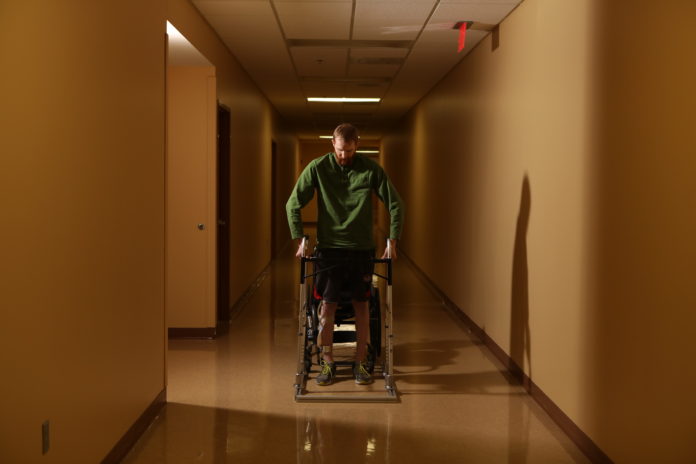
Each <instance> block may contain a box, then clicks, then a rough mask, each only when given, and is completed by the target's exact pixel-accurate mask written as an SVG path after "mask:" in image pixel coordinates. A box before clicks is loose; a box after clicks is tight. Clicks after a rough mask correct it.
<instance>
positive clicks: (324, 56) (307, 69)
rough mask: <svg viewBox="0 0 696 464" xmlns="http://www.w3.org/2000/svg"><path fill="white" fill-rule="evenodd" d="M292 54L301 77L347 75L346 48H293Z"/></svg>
mask: <svg viewBox="0 0 696 464" xmlns="http://www.w3.org/2000/svg"><path fill="white" fill-rule="evenodd" d="M290 53H291V54H292V59H293V60H294V61H295V66H296V68H297V74H299V75H300V76H313V77H343V76H345V74H346V63H347V61H348V49H346V48H331V47H293V48H291V49H290Z"/></svg>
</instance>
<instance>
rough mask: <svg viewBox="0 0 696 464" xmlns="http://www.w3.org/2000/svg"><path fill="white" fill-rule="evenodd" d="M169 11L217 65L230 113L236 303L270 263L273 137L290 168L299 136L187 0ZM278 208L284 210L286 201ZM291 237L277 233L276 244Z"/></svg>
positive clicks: (283, 179)
mask: <svg viewBox="0 0 696 464" xmlns="http://www.w3.org/2000/svg"><path fill="white" fill-rule="evenodd" d="M167 15H168V19H169V21H170V22H171V23H172V24H173V25H174V26H175V27H176V28H177V29H178V30H179V31H180V32H181V33H182V34H183V35H184V36H185V37H186V38H187V39H188V40H189V41H190V42H191V43H192V44H193V46H195V47H196V48H197V49H198V51H200V52H201V53H202V54H203V55H204V56H205V57H206V58H207V59H208V61H210V62H211V63H212V64H213V65H214V66H215V70H216V76H217V95H218V99H219V101H220V103H221V104H223V105H225V106H227V107H228V108H230V112H231V135H230V139H231V140H230V145H231V162H230V164H231V167H230V169H231V176H230V183H231V185H232V192H231V210H232V211H231V223H230V231H231V238H230V239H231V242H230V243H231V248H232V250H231V263H230V264H231V266H230V267H231V269H230V274H231V276H230V300H231V302H232V303H234V302H235V301H236V300H237V299H238V298H239V297H240V296H241V295H242V293H243V292H244V291H245V290H246V289H247V288H248V287H249V285H250V284H251V283H253V282H254V280H255V279H256V277H257V276H258V275H259V273H260V272H261V271H262V270H263V269H264V268H265V267H266V265H267V264H268V262H269V261H270V253H271V215H270V208H269V205H270V204H271V169H272V166H271V144H272V141H273V140H275V141H276V142H277V144H278V158H279V159H281V163H280V164H282V165H283V166H286V165H289V162H288V161H287V159H288V158H294V157H295V153H296V150H297V140H296V138H295V136H294V135H293V134H292V133H291V132H289V131H287V130H286V129H285V128H284V126H283V124H282V121H281V120H280V118H279V117H278V115H277V113H276V112H275V110H274V109H273V108H272V107H271V105H270V104H269V102H268V100H267V99H266V97H265V96H264V95H263V94H262V93H261V92H260V91H259V89H258V88H257V87H256V85H255V84H254V83H253V81H252V80H251V79H250V78H249V76H248V75H247V74H246V72H245V71H244V70H243V69H242V68H241V66H239V64H238V63H237V61H236V60H235V58H234V57H233V56H232V55H231V54H230V52H229V51H228V50H227V48H226V47H225V46H224V45H223V44H222V42H221V41H220V39H219V38H218V36H217V34H215V32H214V31H213V30H212V29H211V28H210V26H209V25H208V23H207V22H206V21H205V20H204V19H203V18H202V17H201V16H200V14H199V13H198V11H197V10H196V9H195V7H193V5H191V3H189V1H188V0H167ZM281 174H282V175H281V176H280V178H279V184H281V185H282V184H285V185H286V186H287V185H288V184H289V183H290V182H291V180H290V179H291V178H292V173H291V172H285V171H284V172H281ZM281 188H282V187H281ZM279 196H280V194H279ZM278 208H283V209H284V202H283V204H282V205H281V206H278ZM280 224H281V225H282V223H280ZM282 233H283V229H282V227H280V228H278V234H282ZM288 237H289V235H286V236H283V235H278V237H277V238H276V239H277V240H278V245H279V246H282V244H281V243H280V242H283V241H286V240H287V238H288Z"/></svg>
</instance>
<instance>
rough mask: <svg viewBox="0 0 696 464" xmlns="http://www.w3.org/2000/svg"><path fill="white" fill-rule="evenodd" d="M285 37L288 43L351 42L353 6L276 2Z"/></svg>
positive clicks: (331, 3)
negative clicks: (295, 40)
mask: <svg viewBox="0 0 696 464" xmlns="http://www.w3.org/2000/svg"><path fill="white" fill-rule="evenodd" d="M274 5H275V9H276V11H277V12H278V18H279V19H280V22H281V25H282V27H283V31H284V32H285V37H286V38H288V39H334V40H347V39H349V38H350V18H351V14H352V11H353V4H352V2H351V1H350V0H349V1H345V2H329V3H323V2H322V3H319V2H304V1H302V2H275V3H274Z"/></svg>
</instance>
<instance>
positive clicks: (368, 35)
mask: <svg viewBox="0 0 696 464" xmlns="http://www.w3.org/2000/svg"><path fill="white" fill-rule="evenodd" d="M434 3H435V2H434V1H432V0H430V1H400V2H398V4H395V2H393V1H386V2H385V1H374V0H373V1H363V2H358V3H357V4H356V6H355V23H354V25H353V38H355V39H359V40H371V39H375V40H376V39H390V40H396V39H410V40H413V39H415V38H416V37H417V36H418V33H419V32H420V30H421V28H422V27H423V25H424V24H425V22H426V20H427V19H428V16H429V15H430V12H431V11H432V9H433V5H434Z"/></svg>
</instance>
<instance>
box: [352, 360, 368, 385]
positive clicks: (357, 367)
mask: <svg viewBox="0 0 696 464" xmlns="http://www.w3.org/2000/svg"><path fill="white" fill-rule="evenodd" d="M353 375H354V376H355V383H357V384H358V385H368V384H370V383H372V376H371V375H370V372H369V371H368V370H367V363H365V362H360V363H357V362H356V363H355V364H354V365H353Z"/></svg>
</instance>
